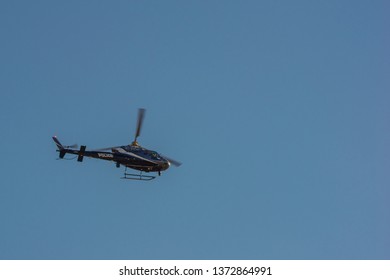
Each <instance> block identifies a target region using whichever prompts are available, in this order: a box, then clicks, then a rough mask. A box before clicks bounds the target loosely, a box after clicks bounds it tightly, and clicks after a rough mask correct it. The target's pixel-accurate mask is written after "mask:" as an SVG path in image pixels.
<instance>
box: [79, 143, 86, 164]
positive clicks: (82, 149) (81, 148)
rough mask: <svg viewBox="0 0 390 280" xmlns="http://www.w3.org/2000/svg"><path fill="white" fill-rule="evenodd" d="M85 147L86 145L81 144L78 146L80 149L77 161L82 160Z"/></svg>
mask: <svg viewBox="0 0 390 280" xmlns="http://www.w3.org/2000/svg"><path fill="white" fill-rule="evenodd" d="M86 148H87V146H81V147H80V151H79V156H78V158H77V161H79V162H82V161H83V158H84V152H85V149H86Z"/></svg>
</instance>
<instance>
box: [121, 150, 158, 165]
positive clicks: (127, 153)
mask: <svg viewBox="0 0 390 280" xmlns="http://www.w3.org/2000/svg"><path fill="white" fill-rule="evenodd" d="M115 150H116V151H118V152H120V153H121V154H125V155H130V156H132V157H136V158H139V159H142V160H145V161H148V162H151V163H153V164H158V163H157V162H155V161H152V160H150V159H146V158H144V157H141V156H139V155H136V154H134V153H131V152H128V151H126V150H125V149H123V148H118V149H115Z"/></svg>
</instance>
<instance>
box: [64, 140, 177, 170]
mask: <svg viewBox="0 0 390 280" xmlns="http://www.w3.org/2000/svg"><path fill="white" fill-rule="evenodd" d="M60 152H61V151H60ZM62 152H63V153H64V154H65V153H69V154H75V155H78V161H82V160H83V157H91V158H97V159H103V160H109V161H113V162H115V163H116V165H117V167H119V166H120V165H123V166H126V167H129V168H132V169H136V170H140V171H145V172H160V171H164V170H166V169H168V168H169V166H170V164H169V161H168V160H167V159H165V158H164V157H162V156H161V155H159V154H158V153H157V152H155V151H151V150H148V149H145V148H143V147H141V146H139V145H127V146H120V147H115V148H112V149H111V150H110V151H106V150H96V151H94V150H91V151H87V150H85V146H81V149H80V150H74V149H63V150H62Z"/></svg>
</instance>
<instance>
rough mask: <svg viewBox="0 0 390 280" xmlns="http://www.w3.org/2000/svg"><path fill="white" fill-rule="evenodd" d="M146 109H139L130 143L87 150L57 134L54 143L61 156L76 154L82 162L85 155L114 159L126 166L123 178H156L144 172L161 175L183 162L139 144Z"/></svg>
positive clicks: (142, 179)
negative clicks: (61, 141)
mask: <svg viewBox="0 0 390 280" xmlns="http://www.w3.org/2000/svg"><path fill="white" fill-rule="evenodd" d="M145 111H146V110H145V109H143V108H140V109H138V119H137V127H136V131H135V137H134V141H133V142H132V143H131V144H130V145H124V146H116V147H109V148H103V149H95V150H87V147H86V146H83V145H82V146H80V149H77V148H78V146H77V145H71V146H64V145H62V144H61V143H60V141H59V140H58V138H57V136H53V137H52V138H53V140H54V143H55V144H56V146H57V152H59V158H60V159H64V157H65V155H66V154H73V155H76V157H77V161H78V162H82V161H83V159H84V157H90V158H97V159H102V160H108V161H113V162H114V163H115V166H116V167H117V168H120V166H121V165H123V166H124V167H125V172H124V176H123V177H121V179H131V180H141V181H149V180H153V179H155V178H156V176H153V175H146V174H143V172H146V173H149V172H157V173H158V175H159V176H160V175H161V172H162V171H165V170H167V169H168V168H169V167H170V166H171V165H174V166H176V167H178V166H180V165H181V162H179V161H176V160H174V159H171V158H168V157H166V156H162V155H161V154H159V153H158V152H156V151H152V150H148V149H146V148H144V147H142V146H141V145H139V144H138V142H137V138H138V137H139V136H140V134H141V128H142V123H143V120H144V117H145ZM128 168H130V169H134V170H138V171H140V172H139V174H133V173H127V169H128Z"/></svg>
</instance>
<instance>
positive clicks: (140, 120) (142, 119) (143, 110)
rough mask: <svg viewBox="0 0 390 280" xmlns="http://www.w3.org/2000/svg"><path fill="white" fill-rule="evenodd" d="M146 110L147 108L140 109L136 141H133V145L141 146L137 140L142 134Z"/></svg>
mask: <svg viewBox="0 0 390 280" xmlns="http://www.w3.org/2000/svg"><path fill="white" fill-rule="evenodd" d="M145 111H146V110H145V109H143V108H140V109H138V119H137V128H136V130H135V137H134V141H133V142H132V143H131V146H137V147H138V146H139V144H138V142H137V138H138V136H140V134H141V128H142V123H143V121H144V117H145Z"/></svg>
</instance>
